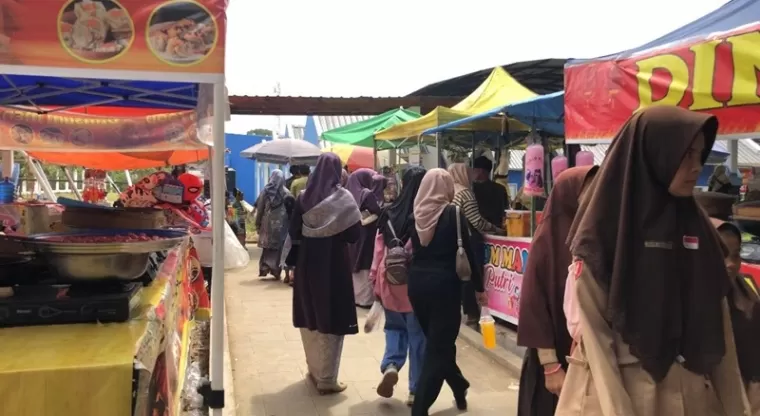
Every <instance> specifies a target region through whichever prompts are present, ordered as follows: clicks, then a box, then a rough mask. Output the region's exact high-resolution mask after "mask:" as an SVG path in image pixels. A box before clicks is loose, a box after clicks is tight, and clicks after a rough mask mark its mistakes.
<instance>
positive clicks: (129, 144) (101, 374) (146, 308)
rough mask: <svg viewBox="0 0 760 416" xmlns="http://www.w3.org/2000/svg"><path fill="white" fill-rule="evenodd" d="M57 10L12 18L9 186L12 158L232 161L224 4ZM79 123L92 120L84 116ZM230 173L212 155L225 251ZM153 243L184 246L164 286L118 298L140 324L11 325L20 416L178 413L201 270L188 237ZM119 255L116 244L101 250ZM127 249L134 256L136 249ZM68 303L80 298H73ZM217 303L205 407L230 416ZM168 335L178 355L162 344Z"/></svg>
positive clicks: (10, 12)
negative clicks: (208, 153)
mask: <svg viewBox="0 0 760 416" xmlns="http://www.w3.org/2000/svg"><path fill="white" fill-rule="evenodd" d="M49 3H50V2H49V1H47V0H30V1H26V2H23V3H21V2H5V3H3V4H2V5H0V12H2V15H3V25H2V26H0V31H2V33H1V35H2V36H0V72H1V73H2V74H3V76H2V78H1V79H0V84H2V85H0V105H2V107H3V108H4V110H3V113H2V114H1V115H0V123H1V124H3V126H2V128H0V131H3V132H5V133H4V134H0V149H5V150H6V153H5V154H4V157H3V160H4V163H3V165H4V166H3V168H4V169H3V171H4V176H9V169H8V167H9V166H10V162H11V161H12V153H11V152H12V151H27V152H30V153H31V154H34V153H35V152H55V153H61V152H72V153H77V154H82V153H91V154H93V155H95V154H98V155H99V156H101V157H102V158H108V157H109V155H114V154H115V153H119V154H129V155H133V154H135V153H141V154H142V155H141V156H145V157H146V158H150V157H151V154H153V155H154V156H155V155H157V154H160V153H161V152H173V151H176V150H178V149H179V150H183V151H184V150H186V151H190V152H193V151H203V150H207V149H208V147H207V146H211V145H213V146H214V147H213V148H215V149H224V121H225V117H226V115H227V109H226V97H225V90H224V50H225V48H224V44H225V32H226V17H225V7H226V2H223V1H216V0H200V1H190V0H187V1H183V0H179V1H172V2H164V3H158V2H153V1H149V0H138V1H132V2H129V3H127V4H124V3H119V2H116V1H106V0H103V1H97V0H70V1H64V2H61V3H60V5H56V6H55V7H53V6H51V5H50V4H49ZM82 27H86V28H87V30H84V31H83V30H80V29H81V28H82ZM81 109H86V110H84V111H82V110H81ZM74 111H76V112H80V113H81V112H85V113H86V114H79V115H78V116H75V115H72V114H71V112H74ZM38 156H39V155H38ZM94 157H97V156H94ZM158 157H162V156H158ZM223 169H224V152H223V151H213V152H212V178H211V179H212V207H213V209H212V227H213V233H214V236H213V237H214V239H216V240H217V241H223V240H224V230H225V228H224V226H223V224H224V209H223V208H222V207H223V206H224V192H225V183H224V171H223ZM174 233H177V231H175V232H174ZM69 237H71V236H69ZM69 237H67V238H69ZM91 237H92V235H88V238H91ZM112 237H113V236H112V235H111V236H108V238H112ZM148 237H149V238H152V237H157V238H158V239H159V240H167V241H168V240H171V241H172V242H173V243H174V245H173V246H172V248H171V249H169V250H168V251H167V252H166V253H165V254H164V256H163V258H160V259H157V261H155V262H152V263H150V264H152V269H149V270H150V273H151V274H152V276H151V282H152V283H151V284H149V285H147V286H145V287H143V288H142V289H141V290H139V291H135V293H138V292H139V295H137V296H134V293H132V292H129V293H128V296H127V295H122V294H119V295H114V296H113V297H114V298H119V299H120V302H121V303H119V305H121V306H120V308H121V309H119V310H115V311H114V314H116V313H117V312H118V313H122V315H123V309H124V304H125V301H124V298H125V297H126V299H127V301H126V304H127V310H128V311H130V310H131V311H132V312H131V313H130V316H129V319H128V320H126V321H123V322H118V321H119V320H121V319H116V318H113V320H114V321H117V322H111V323H106V322H109V319H103V313H107V312H108V308H107V307H104V306H97V305H100V304H101V303H96V304H92V303H91V302H85V304H83V305H82V306H81V308H79V309H77V311H78V314H77V316H80V315H81V314H85V313H89V314H90V315H92V316H98V317H99V318H98V320H99V322H101V323H91V324H87V323H79V324H64V323H59V322H56V324H53V325H45V326H39V325H38V326H28V325H17V324H13V325H8V324H7V323H6V324H2V326H3V327H2V328H0V339H1V340H2V347H0V348H2V349H3V352H4V353H5V355H6V357H7V360H6V365H4V366H3V368H2V369H0V391H2V392H3V394H4V395H3V397H5V398H6V402H5V407H4V408H5V409H6V412H7V413H8V414H19V415H20V414H23V415H50V414H59V413H61V412H64V413H71V414H79V415H104V414H108V415H125V416H126V415H132V414H140V415H142V414H149V413H148V412H152V411H157V412H158V414H162V415H164V414H168V415H173V414H178V411H179V401H178V400H177V399H178V398H179V396H180V395H181V394H180V391H181V384H182V382H183V374H182V373H183V372H184V369H185V368H186V366H185V364H186V362H187V359H186V358H183V351H184V350H186V348H187V347H186V346H187V344H188V342H189V340H188V337H189V334H190V332H191V331H192V325H193V324H194V323H195V321H193V320H189V318H190V317H191V316H192V313H191V311H192V310H195V309H196V308H197V307H198V305H197V304H194V303H193V302H194V301H196V300H197V299H195V297H194V296H193V292H192V291H191V286H190V283H191V282H192V281H193V278H194V277H196V275H195V270H196V267H195V265H194V264H193V263H192V262H190V261H189V259H190V257H188V255H187V252H188V250H192V248H191V247H189V246H188V244H187V238H186V237H181V236H178V235H177V234H172V236H171V238H169V237H167V236H166V235H164V236H156V235H152V236H151V235H149V236H148ZM71 238H73V237H71ZM146 243H147V242H146ZM35 244H48V246H47V247H48V249H50V248H51V247H54V246H55V247H58V246H61V245H64V246H65V245H66V244H68V245H69V246H72V245H73V246H74V247H82V246H80V245H78V244H87V243H82V242H75V243H70V242H69V243H67V242H65V241H64V242H61V241H48V242H47V243H40V242H36V243H35ZM109 244H117V243H115V242H106V243H101V244H100V245H101V246H102V247H106V246H109ZM118 244H126V245H125V246H124V248H125V249H126V250H129V249H130V248H133V246H129V243H128V242H123V243H118ZM152 248H158V247H152ZM48 253H49V252H48ZM82 254H83V255H86V254H87V253H82ZM90 254H92V253H90ZM95 254H97V253H95ZM213 261H214V266H215V267H214V268H213V270H214V274H215V275H216V276H215V277H216V279H217V281H222V280H223V275H222V274H223V271H224V267H223V264H224V245H223V244H216V245H215V246H214V259H213ZM146 270H148V269H146ZM72 287H73V285H72ZM80 287H81V286H78V289H77V290H78V291H79V290H80V289H79V288H80ZM120 287H121V286H120ZM99 290H100V289H99ZM27 293H30V294H34V295H35V296H37V295H39V293H40V292H39V291H34V290H33V291H32V292H29V291H27ZM58 295H60V293H58V292H56V293H53V294H52V295H51V296H52V297H53V298H54V299H58V298H59V296H58ZM87 295H89V293H87ZM81 296H85V295H84V294H82V295H81ZM64 297H65V298H67V299H69V298H76V296H73V294H72V293H68V294H67V296H64ZM12 298H16V295H15V294H14V295H13V296H12ZM85 298H86V296H85ZM211 298H212V304H211V307H212V309H213V311H212V313H211V317H210V320H211V329H210V332H211V334H210V338H211V346H210V349H211V351H212V356H211V363H210V379H211V384H210V388H209V389H208V391H207V394H206V403H207V404H208V405H209V406H210V407H211V408H213V411H214V414H217V415H218V414H221V408H222V407H223V396H224V392H223V385H222V382H223V380H222V374H223V371H222V351H223V344H222V343H223V327H224V326H223V325H224V323H223V316H224V314H223V313H222V309H221V308H222V307H223V300H224V294H223V285H214V286H213V290H212V294H211ZM99 302H102V303H103V304H108V303H107V302H105V301H103V300H100V301H99ZM56 305H57V304H56ZM109 305H110V304H109ZM69 307H70V305H69V306H66V307H58V306H55V305H52V304H49V305H45V307H42V308H37V309H35V311H36V315H35V316H32V315H30V319H31V320H32V321H34V323H42V322H40V321H39V319H44V318H55V319H62V318H61V317H67V318H72V319H73V317H74V315H69V314H68V312H67V311H68V310H69V309H68V308H69ZM117 309H118V308H117ZM5 312H6V310H5V309H1V308H0V318H3V317H6V318H7V316H6V315H5ZM201 315H203V312H202V311H200V310H199V311H197V312H196V313H195V318H200V319H201V320H202V318H203V316H201ZM207 315H208V314H207ZM32 318H33V319H32ZM77 322H78V321H77ZM1 323H2V320H1V319H0V324H1ZM170 336H171V337H174V338H177V337H178V338H179V339H180V340H179V342H164V341H162V340H163V339H164V338H166V337H170ZM184 355H185V357H186V354H184ZM153 357H155V360H154V359H153ZM183 360H184V362H183ZM151 373H152V374H159V373H160V374H162V376H160V377H154V376H153V375H152V374H151ZM146 383H147V384H146ZM156 391H166V392H167V396H166V397H164V398H163V407H161V408H157V407H156V406H155V403H149V401H150V400H151V397H156V394H155V392H156ZM41 392H42V393H41Z"/></svg>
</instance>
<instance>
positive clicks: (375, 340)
mask: <svg viewBox="0 0 760 416" xmlns="http://www.w3.org/2000/svg"><path fill="white" fill-rule="evenodd" d="M251 254H252V255H251V264H250V266H248V267H247V268H246V269H244V270H241V271H238V272H234V273H228V274H227V275H226V278H225V293H226V295H225V297H226V301H227V302H226V304H227V319H228V331H229V343H230V344H229V347H230V355H231V360H232V376H233V383H234V384H233V386H234V395H235V404H236V409H235V410H236V412H235V414H237V415H240V416H331V415H335V416H347V415H352V416H380V415H388V416H390V415H409V414H410V411H409V408H408V407H406V406H405V405H404V403H403V401H404V400H405V399H406V395H407V388H408V387H407V386H408V383H407V380H408V375H407V372H406V369H404V370H402V372H401V378H400V381H399V385H398V386H397V389H396V394H395V397H394V398H393V399H383V398H381V397H379V396H378V395H377V393H376V392H375V388H376V386H377V383H378V381H379V380H380V369H379V366H380V360H381V359H382V355H383V348H384V337H383V333H382V331H375V332H373V333H370V334H364V333H361V334H359V335H354V336H347V337H346V340H345V345H344V348H343V359H342V362H341V369H340V380H341V381H342V382H344V383H346V384H347V385H348V389H347V390H346V391H345V392H344V393H342V394H338V395H333V396H320V395H319V394H317V392H316V391H315V390H314V388H313V387H312V386H311V384H310V383H308V382H307V381H306V380H305V379H304V375H305V374H306V362H305V359H304V353H303V348H302V346H301V341H300V336H299V333H298V330H296V329H295V328H293V325H292V320H291V302H292V292H291V288H290V287H289V286H287V285H284V284H283V283H281V282H277V281H274V280H263V279H260V278H259V277H258V272H257V266H258V250H251ZM364 315H365V312H364V311H360V312H359V317H360V327H361V326H362V322H363V320H364V319H363V317H364ZM458 361H459V365H460V367H461V368H462V371H463V373H464V374H465V377H467V378H468V379H469V380H470V383H471V384H472V387H471V388H470V392H469V395H468V401H469V405H470V409H469V411H468V412H467V414H468V415H484V416H486V415H500V416H501V415H514V414H515V413H516V404H517V383H516V380H515V379H514V378H513V377H512V376H511V375H510V373H508V372H507V370H506V369H504V368H503V367H502V366H500V365H497V364H496V362H494V361H493V360H490V359H488V358H487V357H486V356H485V355H483V353H482V352H480V351H478V350H477V349H476V348H473V347H471V346H470V345H469V344H467V343H465V342H464V341H460V342H459V344H458ZM453 400H454V399H453V396H452V394H451V391H450V390H449V389H448V387H447V386H445V385H444V388H443V390H442V391H441V395H440V396H439V397H438V401H437V402H436V404H435V405H434V407H433V408H432V409H431V415H438V416H445V415H456V414H459V413H460V412H458V411H457V410H456V409H455V408H454V403H453Z"/></svg>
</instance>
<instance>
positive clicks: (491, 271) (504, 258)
mask: <svg viewBox="0 0 760 416" xmlns="http://www.w3.org/2000/svg"><path fill="white" fill-rule="evenodd" d="M530 243H531V238H527V237H503V236H497V235H491V234H486V236H485V251H486V253H485V265H484V268H483V281H484V284H485V289H486V294H487V295H488V308H489V309H490V310H491V314H492V315H493V316H495V317H497V318H500V319H502V320H504V321H507V322H509V323H511V324H513V325H517V321H518V316H519V314H520V288H521V287H522V279H523V271H524V269H525V265H526V263H527V262H528V251H529V250H530Z"/></svg>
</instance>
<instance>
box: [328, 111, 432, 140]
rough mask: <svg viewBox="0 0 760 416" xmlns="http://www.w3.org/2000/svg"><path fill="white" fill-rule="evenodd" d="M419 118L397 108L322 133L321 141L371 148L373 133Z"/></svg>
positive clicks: (415, 113) (416, 114) (416, 113)
mask: <svg viewBox="0 0 760 416" xmlns="http://www.w3.org/2000/svg"><path fill="white" fill-rule="evenodd" d="M418 118H420V113H418V112H416V111H411V110H406V109H403V108H398V109H395V110H390V111H386V112H385V113H383V114H380V115H378V116H375V117H372V118H369V119H367V120H362V121H358V122H356V123H352V124H348V125H345V126H341V127H338V128H335V129H332V130H329V131H326V132H324V133H322V139H323V140H326V141H328V142H333V143H343V144H350V145H354V146H362V147H372V141H373V139H374V137H375V133H377V132H379V131H382V130H385V129H387V128H388V127H391V126H395V125H397V124H400V123H405V122H407V121H411V120H416V119H418Z"/></svg>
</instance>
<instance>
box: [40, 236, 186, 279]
mask: <svg viewBox="0 0 760 416" xmlns="http://www.w3.org/2000/svg"><path fill="white" fill-rule="evenodd" d="M127 234H145V235H148V236H150V237H160V238H161V239H160V240H151V241H135V242H114V243H69V242H59V241H53V240H55V239H59V238H61V237H68V236H76V237H85V236H91V237H101V236H120V235H127ZM187 237H188V234H187V232H184V231H176V230H127V229H115V230H109V229H102V230H83V231H77V232H68V233H53V234H38V235H34V236H32V237H31V238H30V240H31V242H29V243H28V245H29V246H30V247H32V248H33V249H34V251H36V252H37V253H39V254H40V255H41V257H42V258H43V259H44V260H45V262H46V263H47V264H48V265H49V266H50V268H51V269H53V270H54V271H55V272H56V274H57V275H58V276H59V277H62V278H65V279H70V280H106V279H118V280H134V279H137V278H138V277H140V276H142V275H143V274H144V273H145V271H146V270H147V269H148V265H149V264H150V254H151V253H153V252H156V251H164V250H170V249H172V248H174V247H176V246H177V245H179V244H181V243H182V242H183V241H185V239H187Z"/></svg>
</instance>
